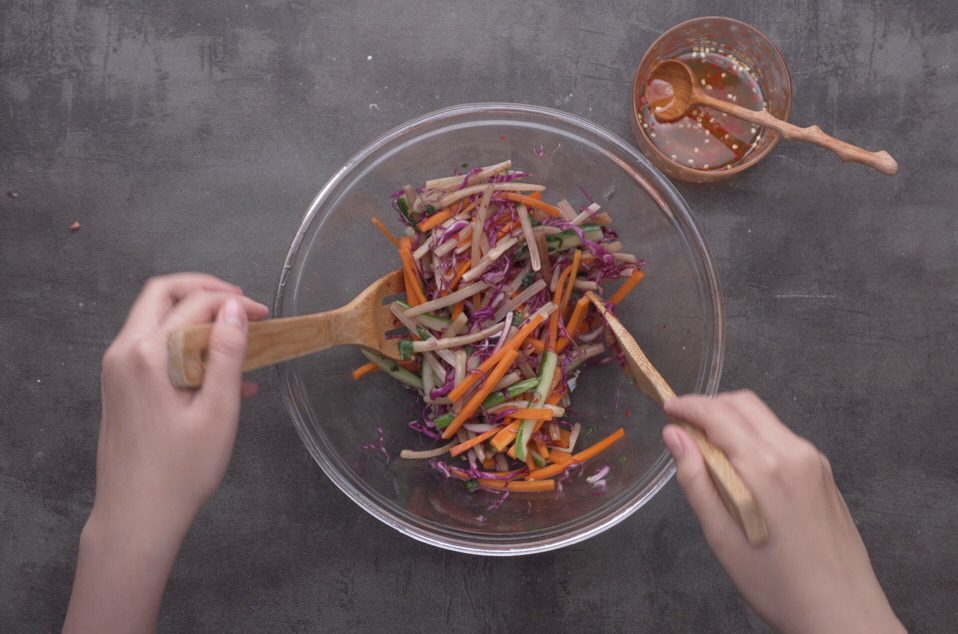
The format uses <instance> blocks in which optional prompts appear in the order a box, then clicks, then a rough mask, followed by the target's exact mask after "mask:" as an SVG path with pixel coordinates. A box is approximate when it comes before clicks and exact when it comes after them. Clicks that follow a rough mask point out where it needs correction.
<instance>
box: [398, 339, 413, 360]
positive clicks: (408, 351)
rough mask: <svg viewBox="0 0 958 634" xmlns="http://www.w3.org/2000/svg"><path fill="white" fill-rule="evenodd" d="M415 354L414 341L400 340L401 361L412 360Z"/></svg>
mask: <svg viewBox="0 0 958 634" xmlns="http://www.w3.org/2000/svg"><path fill="white" fill-rule="evenodd" d="M413 354H414V352H413V348H412V339H400V340H399V357H400V358H401V359H410V358H412V355H413Z"/></svg>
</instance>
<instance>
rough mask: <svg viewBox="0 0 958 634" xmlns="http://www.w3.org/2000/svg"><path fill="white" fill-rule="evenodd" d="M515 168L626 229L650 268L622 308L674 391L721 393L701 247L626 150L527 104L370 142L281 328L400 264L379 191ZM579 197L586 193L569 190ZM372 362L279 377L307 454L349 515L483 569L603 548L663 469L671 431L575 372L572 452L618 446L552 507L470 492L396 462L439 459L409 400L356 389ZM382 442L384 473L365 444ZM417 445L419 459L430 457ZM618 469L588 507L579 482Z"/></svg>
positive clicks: (297, 367)
mask: <svg viewBox="0 0 958 634" xmlns="http://www.w3.org/2000/svg"><path fill="white" fill-rule="evenodd" d="M506 158H509V159H511V160H512V163H513V166H514V167H515V168H518V169H523V170H526V171H528V172H530V173H531V176H530V177H529V179H527V180H528V181H530V182H537V183H542V184H544V185H546V186H547V187H548V191H547V196H548V199H549V200H553V201H555V200H560V199H562V198H567V199H568V200H569V201H570V202H572V203H573V205H574V206H579V205H582V204H585V203H586V202H587V199H586V195H587V194H588V195H589V196H591V197H592V198H594V199H595V200H596V201H597V202H599V203H600V204H602V207H603V210H605V211H608V212H609V213H610V214H611V215H612V217H613V219H614V221H615V224H616V226H617V228H618V229H619V233H620V236H621V240H622V242H623V243H624V245H625V250H626V251H628V252H630V253H635V254H636V255H638V256H639V257H641V258H644V259H645V260H646V261H647V262H648V264H647V266H646V268H645V271H646V273H647V276H646V278H645V280H643V282H642V283H641V284H640V285H639V286H638V287H637V289H636V291H634V293H633V295H632V296H631V297H629V299H628V301H626V302H624V303H623V304H622V306H621V307H620V308H619V310H618V314H619V317H620V318H621V319H622V321H623V322H624V323H625V325H626V327H628V328H629V329H630V330H631V331H632V333H633V334H634V335H635V336H636V338H637V339H638V341H639V342H640V343H641V344H642V346H643V347H644V348H645V350H646V352H647V353H648V355H649V357H650V358H651V359H652V361H653V363H655V364H656V365H657V366H658V368H659V370H660V371H661V372H662V374H663V375H664V376H665V378H666V379H667V380H668V381H669V382H670V383H671V384H672V385H673V387H674V388H675V389H676V391H677V392H679V393H682V392H703V393H708V394H713V393H715V391H716V389H717V388H718V383H719V375H720V373H721V368H722V352H723V346H724V317H723V311H722V295H721V290H720V288H719V281H718V276H717V275H716V271H715V265H714V263H713V261H712V257H711V255H710V254H709V250H708V247H707V246H706V244H705V241H704V240H703V239H702V236H701V234H700V232H699V230H698V228H697V227H696V225H695V222H694V221H693V219H692V215H691V213H690V211H689V208H688V206H687V205H686V203H685V201H684V200H683V199H682V197H681V196H680V195H679V193H678V192H677V191H676V190H675V188H674V187H673V186H672V185H671V184H670V183H669V182H668V180H666V179H665V177H664V176H662V174H661V173H660V172H659V171H658V170H657V169H656V168H655V167H653V166H652V165H651V164H650V163H649V161H648V160H647V159H646V158H644V157H643V156H642V155H640V154H639V153H638V152H637V151H636V150H635V149H634V148H632V147H630V146H629V145H628V144H626V143H625V142H624V141H623V140H622V139H620V138H618V137H616V136H615V135H613V134H610V133H609V132H607V131H605V130H603V129H602V128H599V127H598V126H596V125H594V124H592V123H590V122H589V121H586V120H585V119H581V118H579V117H576V116H573V115H570V114H566V113H564V112H559V111H557V110H552V109H549V108H541V107H536V106H526V105H517V104H499V103H489V104H470V105H462V106H456V107H452V108H446V109H444V110H440V111H437V112H434V113H432V114H428V115H425V116H423V117H420V118H418V119H415V120H413V121H410V122H409V123H407V124H405V125H402V126H400V127H399V128H396V129H395V130H392V131H391V132H388V133H386V134H384V135H383V136H381V137H379V138H378V139H376V140H375V141H373V142H372V143H371V144H370V145H368V146H367V147H366V148H365V149H363V150H362V151H361V152H360V153H359V154H357V155H356V156H355V157H354V158H352V159H351V160H350V161H349V162H348V163H346V165H345V166H344V167H343V168H342V169H341V170H340V171H339V172H338V173H337V174H335V175H334V176H333V177H332V179H330V181H329V182H328V183H327V184H326V185H325V187H323V189H322V190H321V191H320V192H319V194H318V195H317V196H316V199H315V200H314V201H313V203H312V205H310V207H309V210H308V211H307V212H306V216H305V217H304V218H303V222H302V225H301V226H300V228H299V231H298V232H297V233H296V237H295V238H294V239H293V243H292V246H291V247H290V250H289V255H288V256H287V258H286V263H285V265H284V267H283V271H282V274H281V277H280V283H279V288H278V289H277V292H276V300H275V304H274V314H275V316H276V317H288V316H293V315H299V314H303V313H311V312H316V311H323V310H329V309H332V308H335V307H337V306H340V305H342V304H345V303H346V302H348V301H349V300H350V299H351V298H353V297H354V296H355V295H356V294H357V293H359V292H360V291H361V290H363V288H365V287H366V286H367V285H368V284H370V283H371V282H373V281H374V280H375V279H377V278H378V277H380V276H381V275H383V274H384V273H386V272H388V271H390V270H394V269H396V268H397V267H398V265H399V258H398V257H397V253H396V252H395V249H393V248H392V245H390V244H389V243H388V242H387V241H386V240H385V239H384V238H383V236H382V234H380V233H379V232H378V231H377V230H376V229H375V227H373V225H372V224H370V219H371V218H373V217H374V216H378V217H379V218H381V219H382V220H384V221H386V223H387V224H388V225H391V226H392V227H393V228H394V229H396V230H398V229H399V222H398V220H396V219H395V218H394V217H393V212H392V211H391V209H390V199H389V196H390V194H391V193H392V192H393V191H395V190H397V189H400V188H401V187H402V186H403V185H404V184H406V183H412V184H419V183H421V182H422V181H424V180H426V179H428V178H434V177H438V176H445V175H448V174H451V173H453V170H454V169H456V168H461V167H462V164H463V163H468V164H469V165H470V166H475V165H487V164H491V163H496V162H498V161H502V160H504V159H506ZM580 188H581V189H580ZM364 362H365V359H364V358H363V357H362V355H360V354H359V351H358V350H356V349H354V348H349V347H343V348H335V349H332V350H327V351H325V352H322V353H320V354H316V355H312V356H309V357H304V358H302V359H298V360H296V361H292V362H290V363H287V364H284V365H282V366H280V367H279V375H280V380H281V384H282V390H283V394H284V397H285V400H286V403H287V406H288V407H289V411H290V414H291V415H292V418H293V422H294V424H295V425H296V429H297V430H298V432H299V434H300V436H302V439H303V442H304V443H305V444H306V447H307V449H308V450H309V452H310V454H312V456H313V458H314V459H315V460H316V462H317V463H318V464H319V466H320V467H321V468H322V469H323V471H324V472H325V473H326V475H327V476H329V478H330V479H331V480H332V481H333V483H334V484H336V486H338V487H339V488H340V489H341V490H342V491H343V492H344V493H345V494H346V495H348V496H349V497H350V498H351V499H352V500H353V501H354V502H356V504H358V505H359V506H360V507H362V508H363V509H364V510H366V511H367V512H369V513H370V514H371V515H373V516H374V517H376V518H378V519H379V520H381V521H383V522H385V523H386V524H388V525H389V526H392V527H393V528H395V529H396V530H398V531H400V532H401V533H404V534H406V535H409V536H410V537H413V538H415V539H418V540H421V541H423V542H426V543H428V544H432V545H434V546H439V547H442V548H448V549H450V550H454V551H458V552H465V553H475V554H482V555H520V554H527V553H535V552H542V551H546V550H551V549H555V548H561V547H563V546H567V545H569V544H573V543H575V542H578V541H581V540H584V539H587V538H589V537H591V536H593V535H597V534H599V533H601V532H602V531H604V530H606V529H607V528H609V527H611V526H613V525H615V524H616V523H618V522H620V521H622V520H624V519H625V518H626V517H628V516H629V515H631V514H632V513H633V512H635V511H636V510H637V509H638V508H639V507H641V506H642V505H643V504H645V503H646V502H648V501H649V500H650V499H651V498H652V496H653V495H655V493H656V492H657V491H658V490H659V489H661V488H662V487H663V486H664V485H665V483H666V482H668V480H669V478H670V477H671V476H672V474H673V472H674V464H673V462H672V460H671V457H670V455H669V453H668V451H666V450H665V448H664V445H663V443H662V441H661V437H660V431H661V428H662V425H663V423H664V422H665V416H664V414H662V412H661V411H660V410H658V409H657V407H656V405H655V403H654V402H653V401H652V400H651V399H650V398H648V397H646V396H644V395H642V394H641V393H639V392H638V390H637V388H636V387H635V386H634V384H633V383H632V382H631V381H630V379H629V378H628V377H627V375H626V374H625V372H623V371H622V369H621V368H619V367H617V366H615V365H606V366H590V367H586V368H585V369H584V371H583V372H582V374H581V375H580V377H579V381H578V387H577V388H576V390H575V392H574V393H573V395H572V407H571V409H570V414H569V416H568V418H570V419H571V420H574V421H578V422H581V423H582V426H583V430H584V431H583V435H582V436H583V437H582V439H581V440H580V443H579V445H578V446H579V447H586V446H589V445H591V444H592V443H594V442H595V441H596V440H598V439H600V438H602V437H604V436H605V435H607V434H609V433H611V432H612V431H613V430H615V429H616V428H617V427H619V426H622V427H624V428H625V430H626V437H625V439H624V440H623V441H620V442H619V443H617V444H616V445H615V446H614V447H613V448H612V449H610V450H609V451H607V452H605V453H603V454H602V455H601V456H599V457H598V458H596V459H595V460H594V461H592V462H591V463H588V464H587V465H586V466H585V468H583V469H581V470H579V473H580V475H578V476H574V477H572V478H571V479H570V480H569V481H567V482H566V483H565V486H564V487H563V490H562V491H561V492H554V493H546V494H542V493H539V494H530V493H527V494H519V493H513V494H512V495H510V496H509V498H508V499H506V500H505V501H504V502H503V503H502V504H501V506H499V507H498V508H490V507H493V506H494V505H495V504H496V503H497V502H498V501H499V495H498V494H495V493H491V492H487V491H475V492H472V493H470V492H467V491H466V488H465V486H464V484H463V482H461V481H458V480H456V481H454V480H449V479H446V478H444V477H443V476H442V475H441V474H440V473H438V472H436V471H435V470H434V469H432V468H430V466H429V465H428V464H427V463H426V462H425V461H420V460H402V459H400V458H399V457H398V454H399V451H400V450H401V449H403V448H412V449H423V448H426V447H432V446H434V445H433V444H431V441H426V440H425V439H423V438H422V437H421V436H420V435H419V433H418V432H415V431H413V430H411V429H409V427H408V423H409V422H410V421H413V420H416V419H417V418H419V417H420V416H421V404H420V403H419V401H418V396H417V395H416V394H414V393H413V392H411V391H409V390H406V389H404V388H403V387H402V386H401V385H400V384H399V383H398V382H396V381H394V380H392V379H391V378H389V377H388V376H386V375H384V374H383V373H375V374H373V375H371V376H369V377H366V378H364V379H362V380H360V381H353V379H352V376H351V374H350V372H351V370H352V369H353V368H355V367H356V366H359V365H361V364H362V363H364ZM377 428H381V429H382V430H383V433H384V443H385V447H386V449H387V452H388V453H389V456H390V459H389V461H388V462H387V461H386V458H385V456H384V455H383V454H382V453H381V452H379V451H375V450H371V449H364V448H362V445H364V444H368V443H375V442H376V439H377V433H378V432H377ZM427 443H428V444H427ZM603 465H609V466H611V467H612V469H611V472H610V474H609V475H608V476H607V477H606V478H605V480H606V482H607V488H606V489H605V492H604V493H603V494H601V495H600V494H598V491H596V490H595V489H594V488H593V487H592V486H591V485H590V484H589V483H588V482H586V477H587V476H588V475H590V474H592V473H594V472H595V471H597V470H598V469H599V468H601V467H602V466H603Z"/></svg>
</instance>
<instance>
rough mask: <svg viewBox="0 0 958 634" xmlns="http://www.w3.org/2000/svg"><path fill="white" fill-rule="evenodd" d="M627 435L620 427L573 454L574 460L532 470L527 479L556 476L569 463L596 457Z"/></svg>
mask: <svg viewBox="0 0 958 634" xmlns="http://www.w3.org/2000/svg"><path fill="white" fill-rule="evenodd" d="M624 437H625V430H624V429H622V428H621V427H619V428H618V429H617V430H615V431H614V432H612V433H611V434H609V435H608V436H606V437H605V438H603V439H602V440H600V441H599V442H597V443H595V444H594V445H592V446H591V447H589V448H588V449H585V450H583V451H580V452H579V453H577V454H575V455H573V456H572V460H570V461H569V462H567V463H565V464H553V465H549V466H548V467H543V468H542V469H536V470H535V471H530V472H529V475H527V476H526V480H530V481H531V480H542V479H545V478H551V477H553V476H556V475H558V474H560V473H562V472H563V471H565V470H566V469H567V468H568V467H569V465H571V464H573V463H576V464H578V463H582V462H585V461H587V460H590V459H592V458H595V457H596V456H597V455H599V454H600V453H602V452H603V451H605V450H606V449H608V448H609V447H611V446H612V445H614V444H615V443H617V442H618V441H620V440H622V438H624Z"/></svg>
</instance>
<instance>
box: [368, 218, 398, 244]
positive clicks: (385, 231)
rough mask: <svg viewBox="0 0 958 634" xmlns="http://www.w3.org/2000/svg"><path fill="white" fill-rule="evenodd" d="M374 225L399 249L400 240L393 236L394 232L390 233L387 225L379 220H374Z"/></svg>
mask: <svg viewBox="0 0 958 634" xmlns="http://www.w3.org/2000/svg"><path fill="white" fill-rule="evenodd" d="M372 223H373V224H374V225H376V228H377V229H379V230H380V231H382V232H383V235H384V236H386V237H387V238H389V241H390V242H392V243H393V245H394V246H395V247H396V248H397V249H398V248H399V238H397V237H396V236H394V235H393V232H392V231H390V230H389V229H388V228H387V227H386V225H384V224H383V223H382V221H381V220H380V219H379V218H373V220H372Z"/></svg>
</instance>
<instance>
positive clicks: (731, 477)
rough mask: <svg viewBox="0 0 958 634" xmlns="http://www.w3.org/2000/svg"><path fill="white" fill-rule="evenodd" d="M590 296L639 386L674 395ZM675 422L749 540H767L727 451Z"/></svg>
mask: <svg viewBox="0 0 958 634" xmlns="http://www.w3.org/2000/svg"><path fill="white" fill-rule="evenodd" d="M587 295H588V297H589V301H591V302H592V304H593V305H594V306H595V307H596V309H598V311H599V314H600V315H602V318H603V319H604V320H605V322H606V323H607V324H608V325H609V330H611V331H612V334H613V335H615V338H616V340H617V341H618V342H619V345H620V346H621V347H622V351H623V352H624V353H625V358H626V362H627V365H628V368H629V372H630V374H631V375H632V378H633V379H635V383H636V385H638V386H639V389H640V390H642V391H643V392H645V393H646V394H648V395H649V396H651V397H652V398H653V399H655V400H656V401H658V403H659V404H660V405H661V404H662V403H664V402H665V401H667V400H668V399H670V398H672V397H674V396H675V392H674V391H673V390H672V388H671V386H669V384H668V382H667V381H666V380H665V379H664V378H663V377H662V375H661V374H659V371H658V370H656V369H655V366H654V365H652V362H651V361H649V358H648V357H647V356H646V354H645V352H643V351H642V348H641V347H640V346H639V343H638V342H637V341H636V340H635V337H633V336H632V335H631V333H629V331H628V330H627V329H626V328H625V326H623V325H622V322H620V321H619V320H618V318H616V316H615V315H613V314H612V312H611V311H610V310H609V309H608V307H607V306H606V305H605V302H603V301H602V299H601V298H600V297H599V296H598V295H596V294H595V293H593V292H592V291H589V292H588V293H587ZM672 422H673V423H675V424H677V425H680V426H681V427H682V429H684V430H685V431H686V432H687V433H688V434H689V435H690V436H691V437H692V438H693V439H694V440H695V442H696V444H697V445H698V447H699V451H701V452H702V457H703V458H704V459H705V464H706V466H707V467H708V469H709V473H710V474H711V476H712V482H714V483H715V488H716V489H718V492H719V494H720V495H721V496H722V498H723V499H724V500H725V505H726V506H727V507H728V510H729V512H730V513H731V514H732V515H733V516H734V517H735V519H736V520H738V523H739V525H740V526H741V527H742V530H743V531H745V537H746V538H747V539H748V541H749V543H751V544H753V545H756V546H757V545H760V544H763V543H765V541H766V540H767V539H768V527H767V526H766V525H765V517H764V516H763V515H762V511H761V509H760V508H759V506H758V502H757V501H756V500H755V497H754V496H753V495H752V492H751V491H750V490H749V488H748V486H747V485H746V484H745V482H743V481H742V478H741V477H740V476H739V474H738V472H737V471H735V467H733V466H732V463H731V462H729V459H728V456H726V455H725V452H724V451H722V450H721V449H719V448H718V447H716V446H715V445H714V444H713V443H712V441H710V440H709V439H708V437H707V436H706V435H705V434H703V433H702V432H701V430H699V429H698V428H697V427H693V426H692V425H690V424H688V423H686V422H685V421H677V420H673V421H672Z"/></svg>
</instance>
